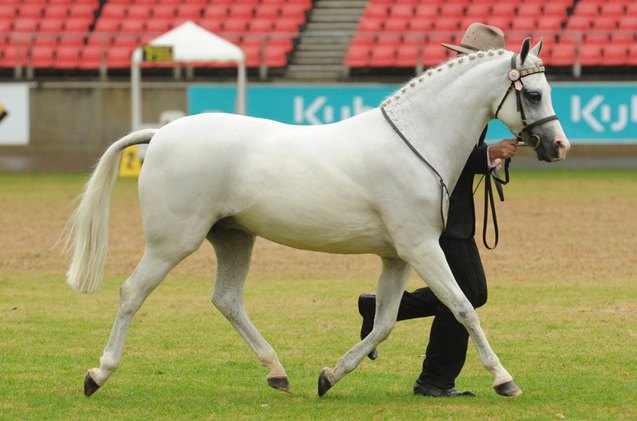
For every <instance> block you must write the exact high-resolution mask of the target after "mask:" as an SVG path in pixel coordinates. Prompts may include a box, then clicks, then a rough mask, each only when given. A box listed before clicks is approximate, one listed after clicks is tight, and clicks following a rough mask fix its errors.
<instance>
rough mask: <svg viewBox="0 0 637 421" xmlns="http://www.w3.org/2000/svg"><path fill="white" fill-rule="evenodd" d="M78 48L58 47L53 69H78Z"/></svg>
mask: <svg viewBox="0 0 637 421" xmlns="http://www.w3.org/2000/svg"><path fill="white" fill-rule="evenodd" d="M81 49H82V47H80V46H59V47H58V48H57V51H56V53H55V60H54V62H53V67H54V68H56V69H62V70H70V69H78V68H79V62H80V51H81Z"/></svg>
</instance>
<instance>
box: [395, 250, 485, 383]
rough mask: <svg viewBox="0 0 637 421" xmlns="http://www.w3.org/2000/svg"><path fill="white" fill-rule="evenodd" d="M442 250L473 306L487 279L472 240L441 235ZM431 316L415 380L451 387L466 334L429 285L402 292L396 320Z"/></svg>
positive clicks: (460, 364)
mask: <svg viewBox="0 0 637 421" xmlns="http://www.w3.org/2000/svg"><path fill="white" fill-rule="evenodd" d="M440 246H441V247H442V250H443V251H444V253H445V257H446V258H447V262H448V263H449V266H450V267H451V271H452V272H453V275H454V277H455V278H456V281H457V282H458V285H459V286H460V289H462V291H463V292H464V294H465V295H466V297H467V298H468V299H469V301H470V302H471V304H472V305H473V307H474V308H478V307H480V306H482V305H484V304H485V303H486V301H487V280H486V277H485V275H484V269H483V267H482V261H481V260H480V254H479V252H478V247H477V246H476V243H475V240H474V239H473V238H469V239H466V240H458V239H450V238H441V239H440ZM428 316H434V320H433V323H432V325H431V332H430V334H429V345H428V346H427V351H426V354H425V359H424V361H423V364H422V372H421V373H420V376H419V380H420V381H421V382H423V383H425V384H428V385H432V386H436V387H439V388H443V389H448V388H451V387H454V386H455V379H456V377H458V374H460V371H461V370H462V367H463V365H464V363H465V359H466V356H467V345H468V342H469V334H468V333H467V331H466V329H465V328H464V326H462V325H461V324H460V323H459V322H458V321H457V320H456V319H455V317H454V316H453V314H452V313H451V311H450V310H449V309H448V308H447V307H445V306H444V305H443V304H442V303H441V302H440V301H439V300H438V298H436V296H435V295H434V294H433V292H431V290H430V289H429V288H420V289H417V290H415V291H413V292H405V293H404V294H403V297H402V299H401V301H400V307H399V309H398V320H407V319H414V318H419V317H428Z"/></svg>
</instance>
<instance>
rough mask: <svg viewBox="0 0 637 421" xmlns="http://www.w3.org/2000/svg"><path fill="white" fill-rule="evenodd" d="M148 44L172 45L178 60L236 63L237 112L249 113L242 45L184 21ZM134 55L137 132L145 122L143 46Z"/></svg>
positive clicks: (133, 107)
mask: <svg viewBox="0 0 637 421" xmlns="http://www.w3.org/2000/svg"><path fill="white" fill-rule="evenodd" d="M148 44H149V45H155V46H166V47H172V52H173V61H174V62H180V63H187V62H221V63H227V62H234V63H236V64H237V69H238V75H237V109H236V112H237V114H245V110H246V108H245V107H246V105H245V96H246V93H245V92H246V69H245V53H244V52H243V50H241V48H239V47H238V46H236V45H235V44H233V43H231V42H229V41H226V40H225V39H223V38H221V37H219V36H217V35H215V34H213V33H212V32H210V31H207V30H206V29H204V28H202V27H201V26H199V25H197V24H195V23H193V22H191V21H187V22H184V23H182V24H181V25H179V26H177V27H175V28H173V29H171V30H170V31H168V32H166V33H164V34H162V35H160V36H158V37H157V38H155V39H153V40H151V41H150V42H149V43H148ZM131 58H132V60H131V105H132V113H131V114H132V115H131V117H132V118H131V120H132V129H133V131H135V130H139V129H141V128H143V127H144V125H143V124H142V121H141V115H142V113H141V71H140V65H141V62H142V48H141V47H137V48H136V49H135V51H133V54H132V57H131Z"/></svg>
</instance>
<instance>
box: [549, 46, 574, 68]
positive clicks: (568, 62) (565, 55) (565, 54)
mask: <svg viewBox="0 0 637 421" xmlns="http://www.w3.org/2000/svg"><path fill="white" fill-rule="evenodd" d="M545 63H546V64H547V65H550V66H572V65H573V64H574V63H575V45H574V44H557V45H555V46H554V47H553V50H552V51H551V55H550V56H549V58H548V60H545Z"/></svg>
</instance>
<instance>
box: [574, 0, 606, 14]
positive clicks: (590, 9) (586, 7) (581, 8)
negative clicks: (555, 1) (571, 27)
mask: <svg viewBox="0 0 637 421" xmlns="http://www.w3.org/2000/svg"><path fill="white" fill-rule="evenodd" d="M599 12H600V5H599V3H596V2H595V3H588V2H578V3H577V4H576V5H575V10H574V12H573V15H574V16H589V17H593V18H596V17H598V16H599Z"/></svg>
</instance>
